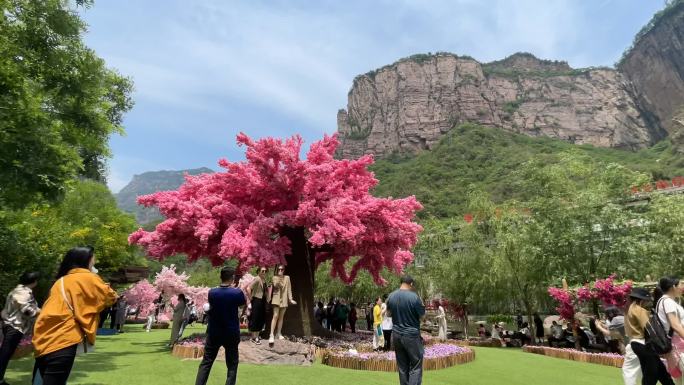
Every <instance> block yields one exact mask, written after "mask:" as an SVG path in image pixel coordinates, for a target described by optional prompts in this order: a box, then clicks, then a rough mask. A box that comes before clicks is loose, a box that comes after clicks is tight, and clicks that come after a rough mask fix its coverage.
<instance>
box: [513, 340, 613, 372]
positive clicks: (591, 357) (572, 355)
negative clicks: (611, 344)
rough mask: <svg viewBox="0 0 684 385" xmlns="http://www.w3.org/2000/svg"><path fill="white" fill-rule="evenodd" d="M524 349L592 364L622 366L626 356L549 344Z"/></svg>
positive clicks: (528, 346)
mask: <svg viewBox="0 0 684 385" xmlns="http://www.w3.org/2000/svg"><path fill="white" fill-rule="evenodd" d="M523 351H524V352H527V353H534V354H541V355H544V356H549V357H555V358H562V359H565V360H572V361H578V362H588V363H591V364H598V365H606V366H614V367H617V368H621V367H622V363H623V362H624V357H623V356H621V355H619V354H614V353H589V352H582V351H579V350H575V349H560V348H550V347H547V346H530V345H526V346H524V347H523Z"/></svg>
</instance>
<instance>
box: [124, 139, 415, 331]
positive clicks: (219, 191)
mask: <svg viewBox="0 0 684 385" xmlns="http://www.w3.org/2000/svg"><path fill="white" fill-rule="evenodd" d="M237 141H238V144H239V145H243V146H245V147H246V148H247V151H246V161H244V162H236V163H232V162H229V161H227V160H221V161H219V165H220V166H221V167H223V168H224V169H225V170H226V171H225V172H219V173H213V174H203V175H198V176H186V182H185V184H183V185H182V186H181V187H180V188H179V189H178V190H176V191H165V192H158V193H155V194H151V195H147V196H142V197H139V198H138V203H140V204H142V205H144V206H147V207H150V206H156V207H158V208H159V211H160V212H161V213H162V214H163V215H164V216H165V217H166V220H165V221H164V222H162V223H160V224H159V225H157V227H156V229H155V230H154V231H152V232H147V231H144V230H143V229H140V230H138V231H136V232H135V233H133V234H131V236H130V238H129V241H130V242H131V243H133V244H138V245H141V246H143V247H144V248H145V249H147V252H148V253H149V254H150V255H151V256H152V257H156V258H159V259H161V258H164V257H167V256H170V255H174V254H177V253H185V254H186V255H188V258H189V259H190V260H191V261H194V260H197V259H199V258H208V259H209V260H210V261H211V262H212V263H213V264H214V265H221V264H223V263H224V262H225V261H226V260H228V259H237V260H238V261H239V263H240V265H239V266H240V269H241V270H242V271H245V270H246V269H247V268H250V267H253V266H259V265H264V266H273V265H276V264H285V265H287V269H288V274H289V275H290V276H291V281H292V289H293V293H294V295H295V300H296V301H297V302H298V307H297V308H296V310H295V311H290V312H288V316H287V317H285V318H286V322H285V325H284V331H285V332H287V333H290V334H296V335H311V334H313V332H314V329H316V331H317V332H322V329H321V328H318V324H317V322H315V320H314V319H313V311H312V309H313V308H314V303H313V288H314V272H315V270H316V268H317V267H318V266H319V265H320V263H322V262H324V261H332V263H331V266H332V267H331V271H330V274H331V275H332V276H333V277H337V278H339V279H341V280H342V281H344V282H352V281H353V280H354V279H355V278H356V275H357V274H358V272H359V270H361V269H365V270H367V271H368V272H370V274H371V275H372V276H373V278H374V280H375V282H376V283H377V284H383V283H384V282H385V280H384V279H383V278H382V277H381V276H380V272H381V271H382V269H383V268H385V267H386V268H388V269H389V270H391V271H393V272H394V273H396V274H399V273H400V272H401V271H402V270H403V269H404V267H405V266H406V265H407V264H408V263H410V262H411V261H412V260H413V253H412V252H411V248H412V247H413V246H414V245H415V243H416V241H417V235H418V232H419V231H421V227H420V226H419V225H418V224H417V223H415V222H413V219H414V217H415V213H416V212H417V211H418V210H420V209H421V208H422V206H421V205H420V203H418V201H417V200H416V199H415V197H413V196H411V197H408V198H404V199H391V198H376V197H373V196H372V195H371V194H370V190H371V189H372V188H373V187H374V186H375V185H376V184H377V183H378V181H377V180H376V179H375V178H374V176H373V174H372V173H371V172H370V171H368V170H367V167H368V166H369V165H371V164H372V163H373V158H372V156H370V155H367V156H363V157H361V158H359V159H356V160H347V159H343V160H338V159H335V158H334V154H335V149H336V148H337V146H338V141H337V137H336V136H332V137H329V136H325V137H324V139H323V140H321V141H319V142H316V143H314V144H312V145H311V148H310V150H309V152H308V154H307V157H306V159H304V160H303V159H300V150H301V146H302V139H301V138H300V137H299V136H295V137H292V138H290V139H288V140H285V141H283V140H279V139H274V138H265V139H261V140H257V141H253V140H252V139H250V138H249V137H247V136H246V135H244V134H240V135H238V137H237ZM349 261H352V263H351V269H350V270H349V271H347V270H346V269H345V264H346V263H347V262H349Z"/></svg>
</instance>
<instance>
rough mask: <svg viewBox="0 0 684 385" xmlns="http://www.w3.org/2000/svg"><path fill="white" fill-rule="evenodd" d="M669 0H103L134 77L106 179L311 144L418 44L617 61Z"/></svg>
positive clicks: (96, 29) (104, 48)
mask: <svg viewBox="0 0 684 385" xmlns="http://www.w3.org/2000/svg"><path fill="white" fill-rule="evenodd" d="M663 5H664V2H663V1H660V0H534V1H533V0H491V1H489V0H451V1H447V0H445V1H417V0H393V1H390V0H379V1H370V0H344V1H343V0H338V1H326V0H319V1H314V0H311V1H258V0H250V1H247V0H245V1H228V0H225V1H222V0H203V1H180V0H156V1H153V0H147V1H132V0H116V1H111V0H110V1H106V0H99V1H96V3H95V5H94V6H93V7H92V8H90V9H88V10H85V11H82V12H81V13H82V15H83V17H84V18H85V20H86V22H87V23H88V24H89V32H88V33H87V34H86V36H85V40H86V43H87V44H88V45H89V46H90V47H91V48H93V49H95V51H96V52H97V53H98V54H99V55H100V56H101V57H103V58H104V59H105V60H106V61H107V64H108V66H110V67H112V68H116V69H117V70H118V71H119V72H121V73H122V74H124V75H126V76H130V77H131V78H132V79H133V81H134V83H135V94H134V99H135V103H136V105H135V107H134V108H133V110H132V111H131V112H129V113H128V115H127V116H126V119H125V127H126V132H127V134H126V135H125V136H123V137H119V136H116V137H113V138H112V140H111V147H112V150H113V154H114V156H113V158H112V159H111V160H110V162H109V168H110V171H109V186H110V188H111V189H112V190H113V191H114V192H116V191H118V190H119V189H120V188H122V187H123V186H124V185H125V184H126V183H128V181H130V179H131V178H132V176H133V175H134V174H140V173H142V172H145V171H153V170H174V169H185V168H195V167H202V166H206V167H210V168H213V169H217V168H218V167H217V166H216V162H217V160H218V159H219V158H221V157H225V158H228V159H230V160H240V159H242V157H243V156H242V150H241V149H240V148H238V147H237V146H236V145H235V135H236V134H237V133H238V132H240V131H244V132H246V133H247V134H249V135H251V136H253V137H261V136H280V137H284V136H290V135H293V134H295V133H299V134H300V135H302V136H303V137H304V139H305V140H306V142H307V143H311V141H313V140H316V139H318V138H320V137H321V136H322V135H323V133H332V132H334V131H335V129H336V113H337V110H338V109H340V108H345V107H346V102H347V92H348V91H349V87H350V86H351V83H352V79H353V78H354V77H355V76H356V75H358V74H361V73H365V72H367V71H369V70H371V69H374V68H377V67H381V66H383V65H385V64H389V63H392V62H394V61H396V60H397V59H399V58H401V57H405V56H409V55H412V54H415V53H425V52H437V51H449V52H453V53H456V54H461V55H470V56H473V57H474V58H476V59H478V60H480V61H483V62H486V61H492V60H497V59H501V58H504V57H505V56H507V55H509V54H511V53H514V52H518V51H527V52H531V53H533V54H535V55H537V56H538V57H541V58H545V59H555V60H556V59H557V60H567V61H568V62H569V63H570V65H571V66H573V67H584V66H597V65H612V64H613V63H614V62H615V61H616V60H617V59H618V58H619V57H620V55H621V53H622V51H623V50H624V49H625V47H627V46H629V44H630V43H631V42H632V38H633V36H634V34H635V33H636V32H637V31H638V30H639V29H640V28H641V27H642V26H643V25H644V24H645V23H646V22H647V21H648V20H649V19H650V18H651V16H652V15H653V13H655V12H656V11H657V10H658V9H660V8H661V7H662V6H663Z"/></svg>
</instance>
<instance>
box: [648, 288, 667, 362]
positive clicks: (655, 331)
mask: <svg viewBox="0 0 684 385" xmlns="http://www.w3.org/2000/svg"><path fill="white" fill-rule="evenodd" d="M661 301H663V298H661V299H659V300H658V302H657V303H656V307H655V311H654V312H653V314H651V318H649V320H648V323H647V324H646V328H645V331H646V345H647V346H650V347H651V349H653V350H654V351H655V352H656V353H658V354H659V355H663V354H667V353H669V352H671V351H672V330H671V329H670V330H667V331H666V330H665V326H664V325H663V322H662V321H661V320H660V317H658V307H659V306H660V302H661Z"/></svg>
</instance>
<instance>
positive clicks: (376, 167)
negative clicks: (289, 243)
mask: <svg viewBox="0 0 684 385" xmlns="http://www.w3.org/2000/svg"><path fill="white" fill-rule="evenodd" d="M565 151H578V152H580V153H582V154H584V155H587V156H590V157H591V158H593V159H596V160H597V161H601V162H605V163H618V164H622V165H623V166H626V167H628V168H630V169H633V170H637V171H642V172H645V173H648V174H650V175H651V176H652V177H653V179H654V180H659V179H666V180H670V179H673V178H674V177H676V176H682V175H684V156H682V154H681V153H677V151H676V149H675V148H674V146H673V145H672V144H671V143H670V141H669V140H664V141H662V142H660V143H658V144H657V145H655V146H653V147H651V148H648V149H642V150H639V151H626V150H620V149H613V148H602V147H594V146H591V145H573V144H571V143H568V142H567V141H562V140H558V139H552V138H545V137H536V138H535V137H529V136H527V135H522V134H515V133H511V132H507V131H504V130H501V129H498V128H494V127H485V126H480V125H475V124H471V123H466V124H463V125H460V126H458V127H455V128H453V129H452V130H450V131H449V132H448V133H447V134H446V135H444V136H443V137H442V138H441V140H440V141H439V142H438V143H437V144H435V145H434V146H433V148H432V150H430V151H422V152H420V153H419V154H417V155H405V156H401V155H397V154H395V155H393V156H390V157H387V158H385V159H380V160H378V161H376V162H375V164H373V165H372V166H371V169H372V170H373V171H374V172H375V176H376V178H377V179H378V180H379V181H380V183H379V184H378V185H377V186H376V187H375V190H374V191H373V194H374V195H376V196H392V197H397V198H399V197H405V196H408V195H415V196H416V197H417V198H418V200H419V201H420V202H421V203H422V204H423V205H424V207H425V208H424V210H423V211H421V212H420V213H419V215H420V216H421V217H423V218H425V217H430V216H435V217H448V216H459V215H462V214H463V213H464V211H465V207H464V206H463V205H464V203H465V197H466V195H467V193H468V191H469V190H470V189H472V188H477V189H480V190H482V191H486V192H487V193H489V194H490V195H491V197H492V199H493V200H495V201H504V200H506V199H511V198H519V197H518V196H517V195H516V194H518V193H519V192H518V191H516V190H515V188H514V186H516V185H517V181H516V177H517V176H516V173H515V171H516V170H517V169H518V168H519V166H520V165H521V164H523V163H524V162H526V161H527V160H529V159H530V158H532V157H533V156H543V157H545V161H547V162H549V163H550V162H555V161H556V160H557V155H558V154H559V153H561V152H565Z"/></svg>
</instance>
